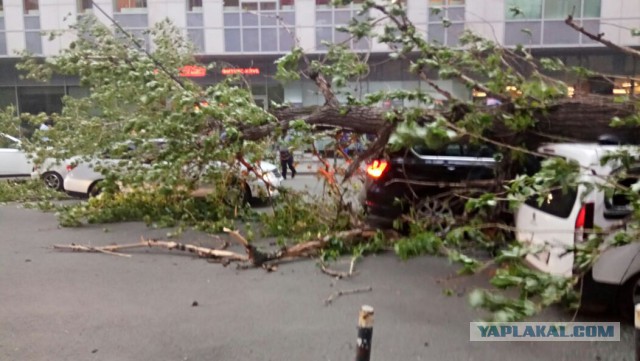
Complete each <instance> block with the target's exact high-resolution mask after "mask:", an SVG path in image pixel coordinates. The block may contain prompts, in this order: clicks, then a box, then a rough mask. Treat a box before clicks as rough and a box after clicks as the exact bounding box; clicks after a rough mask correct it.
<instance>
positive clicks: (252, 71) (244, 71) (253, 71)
mask: <svg viewBox="0 0 640 361" xmlns="http://www.w3.org/2000/svg"><path fill="white" fill-rule="evenodd" d="M238 74H239V75H260V69H258V68H223V69H222V75H238Z"/></svg>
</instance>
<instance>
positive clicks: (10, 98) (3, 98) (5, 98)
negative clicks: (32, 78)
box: [0, 87, 17, 111]
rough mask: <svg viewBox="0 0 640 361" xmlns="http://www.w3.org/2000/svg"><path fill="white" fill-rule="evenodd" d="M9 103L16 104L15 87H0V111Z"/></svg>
mask: <svg viewBox="0 0 640 361" xmlns="http://www.w3.org/2000/svg"><path fill="white" fill-rule="evenodd" d="M9 105H12V106H14V107H15V106H16V88H14V87H2V88H0V111H3V110H5V108H6V107H8V106H9ZM16 110H17V109H16Z"/></svg>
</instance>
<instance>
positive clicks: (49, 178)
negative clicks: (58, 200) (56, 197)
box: [42, 172, 64, 191]
mask: <svg viewBox="0 0 640 361" xmlns="http://www.w3.org/2000/svg"><path fill="white" fill-rule="evenodd" d="M42 180H43V181H44V184H45V185H46V186H47V188H50V189H55V190H57V191H61V190H62V189H63V188H64V187H63V179H62V176H61V175H60V174H58V173H56V172H46V173H44V174H43V175H42Z"/></svg>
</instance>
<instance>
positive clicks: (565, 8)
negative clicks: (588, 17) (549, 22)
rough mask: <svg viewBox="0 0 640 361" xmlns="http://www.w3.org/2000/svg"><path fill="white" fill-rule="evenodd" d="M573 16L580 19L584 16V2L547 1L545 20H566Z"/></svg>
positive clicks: (572, 0) (569, 0)
mask: <svg viewBox="0 0 640 361" xmlns="http://www.w3.org/2000/svg"><path fill="white" fill-rule="evenodd" d="M571 14H573V15H574V16H575V17H580V16H581V14H582V0H545V2H544V18H545V19H565V18H566V17H567V16H568V15H571Z"/></svg>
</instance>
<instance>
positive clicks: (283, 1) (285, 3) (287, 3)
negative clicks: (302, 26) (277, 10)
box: [280, 0, 293, 9]
mask: <svg viewBox="0 0 640 361" xmlns="http://www.w3.org/2000/svg"><path fill="white" fill-rule="evenodd" d="M280 5H281V6H282V8H283V9H293V0H280Z"/></svg>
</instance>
